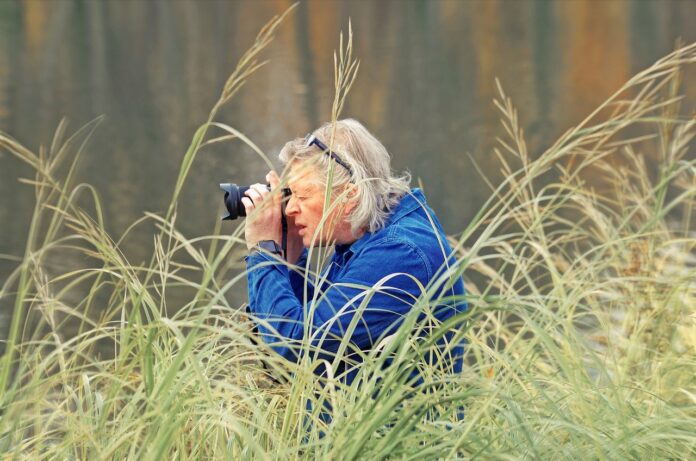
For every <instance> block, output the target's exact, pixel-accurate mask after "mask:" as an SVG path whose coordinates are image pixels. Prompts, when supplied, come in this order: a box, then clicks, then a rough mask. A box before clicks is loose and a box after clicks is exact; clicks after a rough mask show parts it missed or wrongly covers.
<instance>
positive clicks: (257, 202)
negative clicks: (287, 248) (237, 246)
mask: <svg viewBox="0 0 696 461" xmlns="http://www.w3.org/2000/svg"><path fill="white" fill-rule="evenodd" d="M270 178H274V179H275V181H270V180H269V179H270ZM277 178H278V175H277V174H276V173H275V172H274V171H271V172H270V173H268V174H267V175H266V180H269V182H270V183H271V192H269V191H268V188H267V187H266V185H265V184H253V185H252V186H251V187H250V188H249V190H247V191H246V192H245V193H244V195H246V197H242V204H244V209H245V210H246V215H247V219H246V222H245V225H244V239H245V240H246V244H247V248H248V249H251V248H253V247H254V246H255V245H256V244H257V243H259V242H260V241H262V240H273V241H274V242H276V243H277V244H279V245H280V244H281V240H282V233H283V232H282V226H281V222H280V218H281V211H280V204H281V200H282V196H281V194H280V192H279V191H275V190H274V189H275V187H274V182H275V186H277V185H278V182H279V181H278V180H277Z"/></svg>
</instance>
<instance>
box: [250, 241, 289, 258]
mask: <svg viewBox="0 0 696 461" xmlns="http://www.w3.org/2000/svg"><path fill="white" fill-rule="evenodd" d="M255 252H266V253H273V254H275V255H278V256H282V255H283V249H282V248H281V247H280V245H278V244H277V243H276V242H275V241H274V240H261V241H260V242H258V243H257V244H256V245H254V246H253V247H252V248H251V251H250V252H249V254H252V253H255Z"/></svg>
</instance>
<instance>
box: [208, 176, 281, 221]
mask: <svg viewBox="0 0 696 461" xmlns="http://www.w3.org/2000/svg"><path fill="white" fill-rule="evenodd" d="M249 187H251V186H238V185H236V184H232V183H221V184H220V189H222V190H223V191H225V198H224V199H223V200H224V201H225V208H226V209H227V214H226V215H225V216H223V217H222V219H223V221H224V220H226V219H229V220H232V219H237V218H239V217H240V216H246V209H245V208H244V204H243V203H242V197H246V195H244V193H245V192H246V191H248V190H249ZM266 189H268V190H269V191H270V190H271V185H270V184H266ZM282 191H283V205H282V208H281V210H282V212H283V217H284V216H285V204H286V203H287V198H288V197H289V196H290V189H288V188H283V190H282Z"/></svg>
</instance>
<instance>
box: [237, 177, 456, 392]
mask: <svg viewBox="0 0 696 461" xmlns="http://www.w3.org/2000/svg"><path fill="white" fill-rule="evenodd" d="M451 253H452V249H451V247H450V245H449V244H448V243H447V240H446V238H445V235H444V232H443V230H442V227H441V225H440V223H439V221H438V219H437V218H436V217H435V213H434V212H433V211H432V210H431V209H430V207H428V205H427V204H426V203H425V197H424V196H423V193H422V192H421V190H420V189H413V190H412V191H411V194H409V195H405V196H404V197H403V198H402V199H401V202H400V203H399V204H398V205H397V206H396V207H395V209H394V210H393V212H392V213H391V215H390V217H389V219H388V221H387V223H386V225H385V226H384V227H383V228H382V229H380V230H379V231H377V232H374V233H366V234H365V235H364V236H363V237H361V238H360V239H359V240H357V241H355V242H353V243H352V244H350V245H337V246H336V248H335V252H334V254H333V256H332V258H331V260H330V263H329V264H328V266H327V269H325V270H326V271H327V272H324V273H323V274H322V275H323V277H322V279H323V278H324V277H325V280H324V281H323V283H322V284H321V288H320V289H319V291H318V292H317V286H316V284H315V283H314V282H313V281H309V280H307V283H305V277H304V275H303V273H302V272H300V271H296V270H289V269H288V266H287V265H286V264H284V263H283V262H280V261H278V260H277V259H274V258H273V257H272V256H270V255H267V254H263V253H259V252H255V253H253V254H251V255H250V256H248V257H247V259H246V264H247V274H248V275H247V278H248V290H249V306H248V311H249V312H250V313H251V314H253V315H254V317H256V318H257V319H259V320H262V322H260V323H259V333H260V334H261V337H262V338H263V340H264V341H265V342H266V343H267V344H269V345H271V346H272V348H273V349H274V350H275V351H276V352H278V353H279V354H280V355H282V356H283V357H285V358H287V359H289V360H292V361H296V360H297V359H298V353H299V346H298V347H292V343H293V342H295V341H296V342H297V344H299V342H300V341H301V340H302V338H303V335H304V334H305V331H304V327H305V325H304V324H305V316H306V315H308V313H309V312H312V311H314V314H313V316H312V319H311V325H306V326H307V327H308V334H311V335H312V343H311V344H312V346H313V348H314V347H316V348H318V350H320V351H321V353H320V354H321V356H323V358H326V359H327V360H328V361H332V360H333V355H334V354H335V353H336V351H337V350H338V348H339V344H340V343H341V340H342V338H343V337H344V336H345V335H346V330H348V328H349V325H350V324H351V321H352V320H353V318H354V316H355V315H356V311H357V310H361V312H360V313H359V314H357V315H360V316H361V318H360V319H359V321H358V322H357V324H356V326H355V329H354V330H353V332H352V335H351V337H350V343H351V346H352V347H353V348H354V349H359V350H361V351H367V350H370V349H371V348H372V347H373V346H375V345H376V344H377V343H378V342H379V341H380V340H381V339H382V338H384V337H385V336H387V335H389V334H391V333H393V332H395V331H396V329H397V328H398V327H399V325H400V324H401V323H402V321H403V317H404V316H405V315H406V314H407V313H408V312H409V310H410V309H412V307H413V304H414V302H415V300H416V298H418V297H419V296H420V295H421V293H422V292H423V290H424V289H426V288H428V287H429V286H430V284H431V283H433V282H434V281H435V280H439V281H440V283H441V284H442V286H440V287H437V289H436V290H435V292H436V293H437V294H443V290H447V292H446V293H444V295H445V297H444V298H443V299H445V300H447V299H449V301H447V302H448V304H445V305H441V306H436V308H435V309H434V316H435V317H436V318H437V319H438V320H440V321H444V320H446V319H448V318H450V317H451V316H452V315H454V314H455V313H457V312H462V311H464V310H466V308H467V306H466V304H465V303H464V302H463V300H462V299H461V297H462V296H463V295H464V284H463V282H462V279H461V277H456V279H454V280H452V279H451V277H439V276H440V275H441V274H442V273H443V271H446V270H447V268H448V266H449V265H451V264H453V262H454V258H453V256H452V255H451ZM306 264H307V250H305V251H304V253H303V255H302V256H301V257H300V260H299V261H298V262H297V264H296V265H297V266H299V267H300V268H302V267H305V266H306ZM414 279H415V280H414ZM416 280H417V282H416ZM378 284H379V285H381V288H380V289H379V290H377V291H376V292H375V293H374V295H372V298H371V299H369V301H368V302H367V303H366V306H364V307H363V308H362V309H359V306H360V304H361V301H363V299H364V296H365V294H366V289H365V288H364V287H373V286H375V285H378ZM305 289H306V292H305ZM437 294H436V296H437ZM305 296H306V298H305ZM304 299H307V300H308V301H307V306H305V305H304V302H303V300H304ZM264 322H267V324H268V325H269V326H270V327H271V328H272V329H269V328H267V327H266V326H265V325H264ZM273 330H275V332H277V333H275V332H273ZM453 334H454V332H451V333H448V335H446V336H445V338H443V340H442V341H441V342H444V341H448V340H449V338H451V337H452V336H453ZM462 353H463V346H458V347H456V348H455V349H454V351H452V352H450V354H451V355H450V357H451V361H452V363H450V364H449V366H451V369H452V371H453V372H455V373H459V372H460V371H461V368H462ZM347 355H348V356H349V357H350V362H351V364H352V365H348V364H347V363H346V362H341V363H340V364H339V365H338V368H337V369H335V370H334V374H335V376H340V377H341V378H342V379H343V380H344V381H345V382H346V383H348V384H350V383H351V382H352V381H353V379H354V378H355V375H356V373H357V367H358V366H359V361H360V354H347ZM322 371H323V368H322V369H320V370H319V371H318V372H319V373H321V372H322Z"/></svg>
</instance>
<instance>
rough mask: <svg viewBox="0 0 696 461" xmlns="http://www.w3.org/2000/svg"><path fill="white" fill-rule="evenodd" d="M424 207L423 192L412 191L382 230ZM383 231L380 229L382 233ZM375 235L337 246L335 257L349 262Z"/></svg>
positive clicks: (400, 203) (368, 234) (414, 189)
mask: <svg viewBox="0 0 696 461" xmlns="http://www.w3.org/2000/svg"><path fill="white" fill-rule="evenodd" d="M424 206H425V195H423V191H422V190H421V189H420V188H418V187H416V188H413V189H411V193H409V194H406V195H404V196H403V197H402V198H401V201H400V202H399V204H398V205H396V207H395V208H394V210H393V211H392V213H391V214H390V215H389V218H388V219H387V222H386V223H385V225H384V227H383V228H382V229H385V228H387V227H388V226H390V225H392V224H394V223H396V222H398V221H399V220H401V219H402V218H404V217H405V216H407V215H409V214H410V213H411V212H413V211H414V210H416V209H418V208H421V207H424ZM382 229H380V231H381V230H382ZM380 231H377V233H379V232H380ZM373 235H374V234H372V233H371V232H365V235H363V236H362V237H360V238H359V239H358V240H356V241H355V242H353V243H348V244H344V245H336V250H335V257H336V256H337V257H339V258H340V260H341V262H345V261H347V260H348V258H350V256H351V255H353V254H355V253H357V252H358V251H360V249H361V248H362V247H364V246H365V245H366V244H367V243H368V242H369V241H370V240H371V239H372V236H373Z"/></svg>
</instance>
